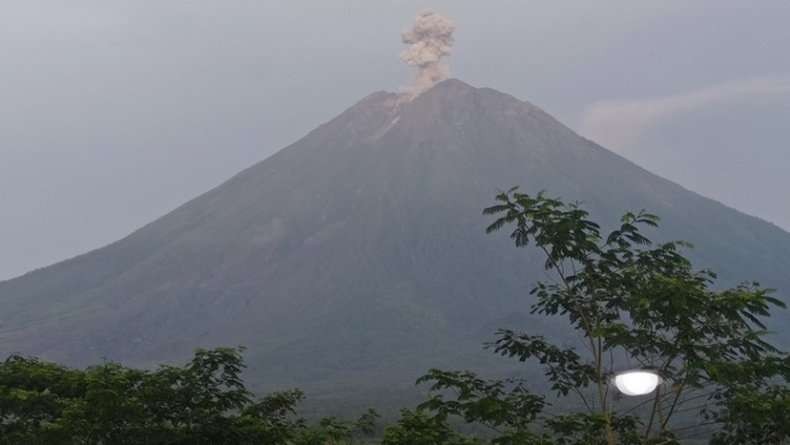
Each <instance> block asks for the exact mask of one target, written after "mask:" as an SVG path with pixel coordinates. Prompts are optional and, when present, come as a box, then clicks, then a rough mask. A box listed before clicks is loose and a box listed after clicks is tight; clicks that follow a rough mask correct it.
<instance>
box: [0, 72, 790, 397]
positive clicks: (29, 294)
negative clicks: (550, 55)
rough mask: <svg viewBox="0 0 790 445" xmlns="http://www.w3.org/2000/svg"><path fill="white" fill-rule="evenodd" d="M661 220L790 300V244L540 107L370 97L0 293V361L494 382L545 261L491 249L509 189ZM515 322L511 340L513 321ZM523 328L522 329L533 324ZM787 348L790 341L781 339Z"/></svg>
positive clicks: (288, 377)
mask: <svg viewBox="0 0 790 445" xmlns="http://www.w3.org/2000/svg"><path fill="white" fill-rule="evenodd" d="M513 185H520V186H521V187H522V190H524V191H527V192H530V193H535V192H537V191H540V190H547V191H548V193H549V194H551V195H554V196H561V197H563V198H565V199H569V200H580V201H582V202H584V203H585V205H586V206H587V207H588V208H589V209H590V211H591V212H592V214H593V216H594V217H596V218H598V219H601V220H603V221H604V222H605V223H606V224H614V223H615V222H616V220H617V218H618V217H619V215H620V214H622V213H623V212H625V211H629V210H639V209H641V208H647V209H648V210H650V211H651V212H655V213H657V214H659V215H660V216H662V217H664V222H663V225H664V227H665V229H666V230H665V231H663V230H662V232H660V233H661V236H664V233H666V234H667V235H666V236H667V237H669V238H673V239H675V238H680V239H686V240H689V241H691V242H692V243H695V244H696V245H697V246H698V249H697V250H695V251H694V252H693V253H692V256H693V258H694V259H696V260H697V261H699V263H700V266H702V267H712V268H713V269H714V270H717V271H718V272H720V275H721V276H722V281H723V284H724V285H734V284H736V283H737V282H739V281H740V280H745V279H749V280H751V279H759V280H760V281H762V282H764V284H766V285H770V286H772V287H777V288H779V289H780V290H781V291H782V292H783V295H786V294H787V291H790V278H788V277H787V276H786V274H784V273H783V271H784V270H787V268H789V267H790V234H788V233H787V232H784V231H783V230H782V229H780V228H779V227H776V226H775V225H772V224H770V223H767V222H765V221H762V220H759V219H758V218H755V217H752V216H749V215H746V214H743V213H741V212H738V211H736V210H734V209H731V208H728V207H726V206H724V205H723V204H720V203H717V202H715V201H713V200H711V199H709V198H705V197H702V196H701V195H698V194H696V193H693V192H690V191H688V190H686V189H684V188H682V187H681V186H679V185H677V184H675V183H673V182H671V181H667V180H665V179H663V178H661V177H659V176H657V175H655V174H652V173H650V172H648V171H647V170H645V169H643V168H641V167H639V166H637V165H636V164H633V163H632V162H630V161H628V160H627V159H625V158H623V157H622V156H619V155H617V154H614V153H612V152H610V151H608V150H606V149H605V148H603V147H601V146H599V145H597V144H595V143H594V142H593V141H589V140H587V139H584V138H582V137H580V136H578V135H576V134H575V133H574V132H573V131H572V130H571V129H570V128H568V127H567V126H565V125H563V124H561V123H560V122H559V121H557V120H556V119H554V118H553V117H551V116H550V115H549V114H547V113H545V112H544V111H543V110H541V109H540V108H539V107H536V106H534V105H532V104H530V103H529V102H526V101H521V100H518V99H516V98H514V97H513V96H510V95H507V94H505V93H501V92H498V91H496V90H494V89H490V88H475V87H471V86H469V85H467V84H465V83H463V82H461V81H458V80H447V81H444V82H441V83H439V84H437V85H436V86H434V87H433V88H432V89H430V90H428V91H426V92H424V93H423V94H421V95H419V96H417V97H416V98H414V99H413V100H411V101H405V100H404V96H403V95H400V94H397V93H389V92H376V93H373V94H371V95H368V96H366V97H365V98H363V99H362V100H360V101H359V102H357V103H356V104H354V105H353V106H351V107H350V108H348V109H347V110H345V111H344V112H343V113H341V114H339V115H338V116H337V117H335V118H333V119H331V120H329V121H327V122H326V123H324V124H322V125H320V126H318V127H317V128H316V129H314V130H313V131H311V132H309V133H308V134H307V135H305V136H304V137H303V138H301V139H300V140H298V141H296V142H295V143H293V144H290V145H289V146H287V147H285V148H284V149H282V150H280V151H278V152H277V153H275V154H274V155H272V156H270V157H268V158H267V159H265V160H263V161H261V162H259V163H257V164H255V165H253V166H251V167H249V168H248V169H245V170H243V171H241V172H240V173H238V174H236V175H234V176H233V177H232V178H230V179H229V180H228V181H226V182H224V183H223V184H221V185H220V186H218V187H215V188H213V189H212V190H210V191H208V192H206V193H204V194H201V195H199V196H198V197H196V198H194V199H192V200H190V201H189V202H187V203H185V204H184V205H182V206H179V207H178V208H176V209H175V210H173V211H172V212H169V213H168V214H166V215H164V216H163V217H161V218H159V219H157V220H155V221H153V222H151V223H149V224H147V225H145V226H144V227H142V228H140V229H138V230H136V231H134V232H133V233H132V234H130V235H129V236H127V237H124V238H122V239H121V240H119V241H117V242H115V243H112V244H110V245H108V246H105V247H103V248H100V249H96V250H94V251H91V252H89V253H86V254H83V255H80V256H78V257H75V258H72V259H70V260H67V261H65V262H61V263H57V264H55V265H52V266H49V267H46V268H43V269H39V270H37V271H34V272H30V273H28V274H25V275H23V276H21V277H18V278H15V279H12V280H7V281H3V282H0V314H3V315H2V316H0V317H2V320H0V353H3V354H5V353H10V352H23V353H27V354H36V355H41V356H43V357H45V358H50V359H54V360H59V361H64V362H66V363H69V364H77V365H84V364H89V363H94V362H96V361H98V360H101V359H102V358H107V359H112V360H119V361H123V362H127V363H131V364H139V365H144V366H147V365H152V364H154V363H156V362H160V361H172V360H179V359H181V358H184V357H186V356H187V355H188V354H189V353H190V352H191V350H192V349H193V348H195V347H210V346H218V345H237V344H244V345H246V346H247V347H248V355H249V357H250V363H251V365H252V367H251V372H252V373H254V374H255V375H257V376H259V377H260V380H261V384H263V385H267V386H271V387H281V386H283V385H286V386H287V385H299V386H311V385H312V386H313V387H316V388H319V387H321V388H332V387H334V386H335V385H339V384H340V383H341V382H361V381H365V382H367V384H368V385H370V386H376V385H386V384H388V383H393V384H396V383H397V384H408V385H411V383H412V382H413V380H414V378H416V376H417V375H419V373H420V372H422V371H424V370H425V369H427V368H428V367H431V366H459V367H478V368H483V369H484V368H487V367H493V368H497V369H499V368H498V367H499V366H500V364H499V362H498V361H497V360H494V359H491V358H489V357H488V354H485V353H481V352H480V344H481V343H482V342H483V341H486V340H488V338H487V337H485V336H482V337H481V333H482V332H483V331H484V330H485V329H486V327H491V326H498V327H519V326H512V324H514V323H515V324H525V325H528V326H530V327H532V328H535V329H537V328H540V329H544V330H547V331H548V332H549V333H550V334H553V335H560V336H561V335H563V333H562V332H561V330H558V328H557V327H556V326H551V325H550V324H547V323H546V322H544V321H542V320H540V319H537V318H535V317H530V316H529V315H528V314H527V313H528V312H529V311H528V306H529V301H530V300H529V298H528V295H527V294H528V291H529V289H530V286H531V285H532V284H534V282H535V280H538V279H542V278H544V275H543V271H542V267H541V265H542V260H541V259H540V257H539V255H538V254H537V253H535V252H531V251H530V250H529V249H515V248H513V247H512V246H511V245H510V242H509V240H508V239H507V238H506V237H498V236H485V235H484V233H483V229H484V227H485V225H486V223H487V222H488V221H487V218H485V217H484V216H482V215H481V214H480V212H481V209H482V208H483V207H485V206H487V205H489V204H490V203H491V202H492V200H493V195H494V194H495V193H496V191H497V189H505V188H509V187H510V186H513ZM502 324H505V325H502ZM520 327H524V326H520ZM783 335H784V337H783V338H784V339H786V338H788V336H789V335H790V333H786V332H783Z"/></svg>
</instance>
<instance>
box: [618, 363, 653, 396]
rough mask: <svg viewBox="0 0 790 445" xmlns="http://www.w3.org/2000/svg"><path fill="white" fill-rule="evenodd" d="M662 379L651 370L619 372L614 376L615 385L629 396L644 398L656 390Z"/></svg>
mask: <svg viewBox="0 0 790 445" xmlns="http://www.w3.org/2000/svg"><path fill="white" fill-rule="evenodd" d="M660 383H661V377H659V376H658V374H657V373H656V372H655V371H651V370H649V369H635V370H631V371H624V372H619V373H617V374H616V375H615V376H614V385H615V386H616V387H617V389H619V390H620V392H621V393H623V394H625V395H627V396H643V395H645V394H650V393H651V392H653V391H655V390H656V387H658V385H659V384H660Z"/></svg>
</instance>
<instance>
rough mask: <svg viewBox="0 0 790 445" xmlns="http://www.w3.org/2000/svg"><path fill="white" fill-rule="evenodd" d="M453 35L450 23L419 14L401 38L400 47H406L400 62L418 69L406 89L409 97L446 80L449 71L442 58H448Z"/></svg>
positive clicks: (435, 16) (452, 25) (446, 19)
mask: <svg viewBox="0 0 790 445" xmlns="http://www.w3.org/2000/svg"><path fill="white" fill-rule="evenodd" d="M454 31H455V23H453V22H452V20H450V19H448V18H447V17H444V16H441V15H439V14H437V13H435V12H433V11H423V12H421V13H419V14H417V18H416V20H415V23H414V27H413V28H412V29H411V30H409V31H405V32H404V33H403V34H402V35H401V37H402V39H403V43H406V44H408V45H409V47H408V48H406V49H405V50H403V52H402V53H401V55H400V58H401V60H403V61H404V62H406V63H408V64H409V65H411V66H416V67H417V69H418V71H417V78H416V79H415V81H414V85H413V86H412V87H411V88H410V92H411V94H412V96H416V95H418V94H420V93H421V92H423V91H425V90H427V89H428V88H430V87H431V86H433V84H435V83H436V82H439V81H441V80H444V79H446V78H447V76H448V74H449V68H448V66H447V64H446V63H444V62H443V61H442V58H443V57H445V56H448V55H450V48H452V46H453V32H454Z"/></svg>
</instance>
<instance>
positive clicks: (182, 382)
mask: <svg viewBox="0 0 790 445" xmlns="http://www.w3.org/2000/svg"><path fill="white" fill-rule="evenodd" d="M243 369H244V362H243V358H242V350H241V349H240V348H239V349H234V348H218V349H213V350H198V351H197V352H196V353H195V355H194V357H193V359H192V360H191V361H190V362H189V363H187V364H186V365H185V366H162V367H160V368H159V369H157V370H155V371H145V370H136V369H130V368H126V367H123V366H121V365H118V364H116V363H105V364H102V365H99V366H94V367H90V368H88V369H85V370H75V369H68V368H65V367H63V366H60V365H56V364H52V363H47V362H42V361H40V360H38V359H35V358H25V357H20V356H12V357H9V358H8V359H7V360H5V362H3V363H2V364H0V443H2V444H15V445H17V444H26V445H27V444H30V445H36V444H47V445H61V444H63V445H71V444H81V445H82V444H85V445H107V444H113V445H124V444H130V445H131V444H135V445H136V444H168V445H187V444H189V445H195V444H206V445H209V444H210V445H222V444H229V445H230V444H233V445H244V444H249V445H252V444H256V445H260V444H267V445H268V444H271V445H319V444H320V445H339V444H351V443H353V440H355V439H356V438H357V437H361V436H364V435H366V434H370V433H371V432H372V431H373V424H374V422H375V420H376V416H377V415H376V413H375V412H373V411H370V412H368V413H366V414H365V415H363V416H362V417H361V418H360V420H359V421H357V422H354V423H350V422H341V421H339V420H337V419H324V420H322V421H320V422H319V423H318V425H315V426H310V425H308V424H307V423H306V422H305V421H304V420H303V419H301V418H299V417H298V416H297V415H296V409H295V407H296V405H297V404H298V403H299V402H300V401H301V400H302V399H303V394H302V393H301V392H300V391H298V390H292V391H283V392H278V393H274V394H270V395H267V396H265V397H263V398H261V399H258V400H256V399H255V398H254V397H253V394H252V393H251V392H249V391H248V390H247V389H246V387H245V386H244V383H243V381H242V379H241V373H242V371H243Z"/></svg>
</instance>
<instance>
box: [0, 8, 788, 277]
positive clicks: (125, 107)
mask: <svg viewBox="0 0 790 445" xmlns="http://www.w3.org/2000/svg"><path fill="white" fill-rule="evenodd" d="M426 7H430V8H432V9H435V10H436V11H437V12H440V13H443V14H445V15H448V16H450V17H451V18H452V19H454V20H455V22H456V23H457V25H458V30H457V31H456V45H455V48H454V51H453V55H452V57H451V58H450V65H451V71H452V74H453V76H454V77H458V78H460V79H462V80H465V81H467V82H469V83H471V84H473V85H477V86H490V87H493V88H496V89H499V90H501V91H504V92H508V93H510V94H513V95H515V96H517V97H519V98H522V99H526V100H529V101H531V102H533V103H535V104H536V105H539V106H541V107H542V108H544V109H545V110H546V111H548V112H550V113H552V114H554V115H555V116H556V117H557V118H559V119H560V120H562V121H563V122H565V123H566V124H568V125H570V126H571V127H572V128H574V129H576V130H577V131H580V132H581V133H582V134H583V135H585V136H588V137H590V138H592V139H595V140H597V141H599V142H601V143H604V145H606V146H608V147H609V148H611V149H613V150H615V151H618V152H619V153H621V154H623V155H624V156H626V157H629V158H630V159H633V160H634V161H636V162H638V163H639V164H641V165H643V166H644V167H646V168H648V169H650V170H652V171H654V172H657V173H659V174H661V175H663V176H665V177H667V178H669V179H672V180H675V181H677V182H679V183H680V184H682V185H684V186H686V187H687V188H690V189H692V190H694V191H697V192H700V193H702V194H704V195H707V196H710V197H713V198H715V199H718V200H720V201H722V202H724V203H726V204H729V205H731V206H734V207H736V208H738V209H741V210H743V211H745V212H748V213H751V214H754V215H756V216H760V217H762V218H764V219H767V220H769V221H772V222H775V223H776V224H778V225H781V226H783V227H785V228H789V229H790V194H788V190H790V175H788V172H790V144H789V141H790V139H789V138H788V122H790V57H789V56H788V54H790V52H789V51H788V48H789V47H790V27H788V26H787V24H788V23H790V2H788V1H786V0H775V1H773V0H760V1H759V2H745V1H740V0H739V1H727V0H698V1H689V0H677V1H666V0H663V1H658V0H656V1H651V2H634V1H632V0H627V1H613V0H612V1H606V2H592V1H587V0H580V1H577V2H571V1H565V2H556V1H532V0H530V1H526V0H510V1H508V0H499V1H493V0H492V1H485V2H483V1H480V0H469V1H461V0H452V1H433V2H428V1H406V0H393V1H383V0H381V1H379V0H377V1H372V0H356V1H351V0H312V1H307V0H303V1H299V0H283V1H275V0H226V1H218V0H189V1H187V0H128V1H116V0H73V1H66V0H49V1H39V0H3V1H2V12H1V13H0V98H1V100H0V205H1V206H2V207H0V209H2V210H0V212H2V213H0V215H1V216H2V225H1V226H0V279H3V278H9V277H11V276H14V275H18V274H20V273H23V272H25V271H28V270H30V269H33V268H36V267H41V266H44V265H47V264H50V263H52V262H55V261H58V260H61V259H65V258H68V257H70V256H73V255H76V254H78V253H82V252H85V251H88V250H90V249H93V248H97V247H100V246H102V245H104V244H106V243H108V242H111V241H114V240H116V239H118V238H120V237H122V236H124V235H126V234H128V233H129V232H130V231H132V230H134V229H135V228H138V227H140V226H141V225H143V224H145V223H147V222H149V221H151V220H153V219H155V218H156V217H158V216H161V215H162V214H164V213H166V212H167V211H169V210H171V209H173V208H174V207H176V206H178V205H179V204H181V203H183V202H185V201H186V200H188V199H189V198H191V197H194V196H196V195H197V194H200V193H202V192H204V191H206V190H207V189H209V188H211V187H213V186H215V185H217V184H219V183H220V182H222V181H223V180H225V179H227V178H228V177H229V176H231V175H232V174H234V173H236V172H237V171H239V170H240V169H242V168H245V167H247V166H249V165H251V164H252V163H254V162H255V161H258V160H261V159H263V158H265V157H266V156H268V155H270V154H271V153H273V152H274V151H276V150H277V149H279V148H282V147H283V146H284V145H286V144H288V143H289V142H292V141H294V140H296V139H298V138H299V137H301V136H302V135H303V134H304V133H305V132H307V131H308V130H310V129H312V128H313V127H315V126H316V125H318V124H320V123H321V122H324V121H326V120H328V119H329V118H331V117H333V116H334V115H335V114H337V113H339V112H340V111H342V110H343V109H344V108H345V107H347V106H349V105H351V104H352V103H353V102H355V101H357V100H358V99H360V98H361V97H362V96H364V95H367V94H368V93H370V92H372V91H374V90H381V89H387V90H397V89H398V88H400V87H402V86H404V85H407V84H408V83H409V82H410V79H411V76H412V72H411V70H410V69H409V68H408V67H406V66H404V65H403V64H402V63H401V62H400V61H399V59H398V54H399V52H400V50H401V49H402V45H401V43H400V38H399V33H400V32H401V31H402V30H403V29H405V28H406V27H407V26H409V25H410V24H411V22H412V20H413V18H414V15H415V14H416V12H417V11H419V10H421V9H423V8H426Z"/></svg>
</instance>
